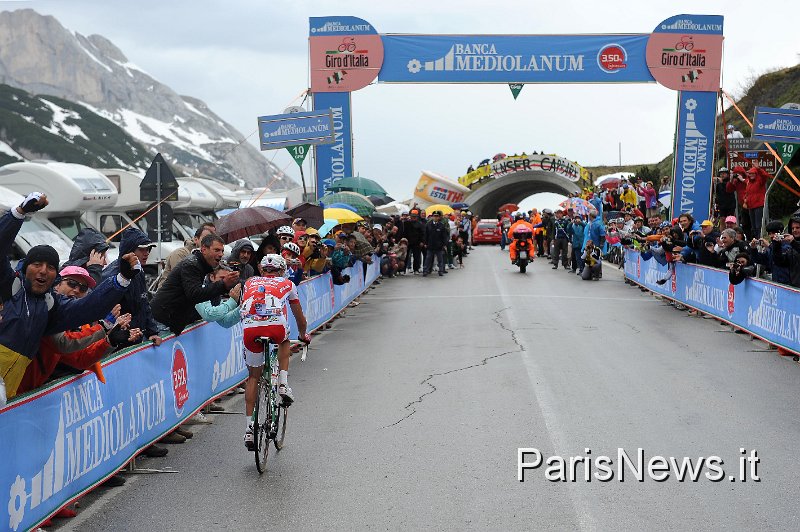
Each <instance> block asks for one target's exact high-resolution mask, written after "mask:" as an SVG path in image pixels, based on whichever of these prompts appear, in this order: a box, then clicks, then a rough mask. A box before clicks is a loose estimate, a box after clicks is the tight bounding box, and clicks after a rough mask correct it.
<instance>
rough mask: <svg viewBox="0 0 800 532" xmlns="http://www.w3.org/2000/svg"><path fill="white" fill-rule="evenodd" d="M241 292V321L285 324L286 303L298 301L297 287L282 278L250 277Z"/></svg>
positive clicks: (286, 314) (286, 315)
mask: <svg viewBox="0 0 800 532" xmlns="http://www.w3.org/2000/svg"><path fill="white" fill-rule="evenodd" d="M242 292H243V295H242V305H241V314H242V320H251V321H256V322H267V323H275V322H279V321H282V322H286V320H287V317H288V310H287V308H286V303H287V302H288V303H293V302H295V301H299V300H300V298H299V296H298V295H297V287H296V286H295V285H294V283H293V282H292V281H290V280H289V279H286V278H284V277H251V278H249V279H248V280H247V281H246V282H245V283H244V290H242ZM265 325H266V323H265Z"/></svg>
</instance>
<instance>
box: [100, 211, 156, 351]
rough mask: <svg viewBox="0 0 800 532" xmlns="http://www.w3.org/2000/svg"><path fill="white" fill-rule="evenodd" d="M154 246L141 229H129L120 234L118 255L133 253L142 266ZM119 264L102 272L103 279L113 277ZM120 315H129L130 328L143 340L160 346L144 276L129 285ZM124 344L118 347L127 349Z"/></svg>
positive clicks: (109, 266)
mask: <svg viewBox="0 0 800 532" xmlns="http://www.w3.org/2000/svg"><path fill="white" fill-rule="evenodd" d="M155 246H156V244H155V243H153V241H151V240H150V238H149V237H148V236H147V234H146V233H145V232H144V231H142V230H141V229H137V228H135V227H129V228H128V229H126V230H125V231H123V233H122V239H121V240H120V242H119V253H120V255H125V254H126V253H133V254H134V255H136V257H137V258H138V259H139V262H140V263H142V264H147V259H148V258H150V252H151V251H152V249H153V248H154V247H155ZM119 266H120V262H119V260H115V261H114V262H112V263H111V264H109V265H108V266H107V267H106V268H105V269H104V270H103V278H104V279H105V278H108V277H113V276H114V275H116V274H117V273H118V272H119ZM122 313H123V314H130V315H131V316H132V319H131V327H132V328H134V329H139V330H141V331H142V334H143V335H144V338H145V339H147V340H149V341H151V342H153V343H154V344H155V345H161V341H162V339H161V336H159V334H158V323H156V320H155V319H153V311H152V310H151V308H150V301H149V300H148V299H147V281H146V280H145V278H144V275H140V276H139V277H138V278H137V279H135V281H134V282H132V283H131V285H130V286H129V287H128V290H127V291H126V293H125V296H124V297H123V298H122ZM127 345H133V344H124V345H121V346H120V347H127Z"/></svg>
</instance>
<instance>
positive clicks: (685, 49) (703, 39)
mask: <svg viewBox="0 0 800 532" xmlns="http://www.w3.org/2000/svg"><path fill="white" fill-rule="evenodd" d="M722 27H723V17H722V16H721V15H676V16H674V17H670V18H668V19H667V20H665V21H664V22H662V23H661V24H659V25H658V26H656V29H655V30H653V33H652V34H651V35H650V37H649V39H648V40H647V51H646V57H647V66H648V68H649V69H650V73H651V74H652V76H653V78H655V80H656V81H657V82H658V83H660V84H661V85H663V86H665V87H667V88H670V89H673V90H677V91H712V92H717V91H719V86H720V75H721V73H722V41H723V37H722Z"/></svg>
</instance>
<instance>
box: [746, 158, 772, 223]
mask: <svg viewBox="0 0 800 532" xmlns="http://www.w3.org/2000/svg"><path fill="white" fill-rule="evenodd" d="M769 178H770V175H769V174H768V173H767V172H766V171H765V170H764V169H763V168H761V167H760V166H759V165H758V161H757V160H756V159H753V160H752V161H750V168H749V169H748V170H747V182H746V183H747V185H746V188H745V192H744V208H745V209H747V213H748V214H749V216H750V227H751V228H752V231H751V232H752V234H751V235H750V236H751V237H752V238H760V237H761V218H762V217H763V214H764V198H765V196H766V194H767V181H768V180H769Z"/></svg>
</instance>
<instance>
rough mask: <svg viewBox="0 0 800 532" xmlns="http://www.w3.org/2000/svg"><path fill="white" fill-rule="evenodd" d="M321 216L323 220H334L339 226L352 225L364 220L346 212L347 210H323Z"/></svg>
mask: <svg viewBox="0 0 800 532" xmlns="http://www.w3.org/2000/svg"><path fill="white" fill-rule="evenodd" d="M322 215H323V217H325V218H330V219H332V220H336V221H337V222H339V223H340V224H354V223H356V222H360V221H362V220H363V219H364V218H362V217H361V216H359V215H357V214H356V213H354V212H353V211H348V210H347V209H325V210H324V211H323V214H322Z"/></svg>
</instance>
